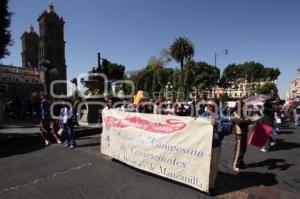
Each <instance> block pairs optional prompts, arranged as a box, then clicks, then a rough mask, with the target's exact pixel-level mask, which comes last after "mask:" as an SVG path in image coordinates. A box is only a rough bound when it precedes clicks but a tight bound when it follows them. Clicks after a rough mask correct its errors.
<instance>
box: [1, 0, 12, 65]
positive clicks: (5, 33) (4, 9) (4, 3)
mask: <svg viewBox="0 0 300 199" xmlns="http://www.w3.org/2000/svg"><path fill="white" fill-rule="evenodd" d="M11 15H12V13H11V12H9V11H8V0H1V1H0V59H1V58H4V57H5V56H7V55H9V52H8V49H7V46H10V45H12V40H11V33H10V30H9V29H8V28H9V26H10V21H11Z"/></svg>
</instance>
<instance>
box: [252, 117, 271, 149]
mask: <svg viewBox="0 0 300 199" xmlns="http://www.w3.org/2000/svg"><path fill="white" fill-rule="evenodd" d="M271 135H272V126H269V125H267V124H262V123H260V122H257V123H256V126H255V128H254V130H253V132H252V133H251V135H250V138H249V141H248V144H252V145H254V146H257V147H263V146H264V145H265V144H266V142H267V139H268V138H269V137H270V136H271Z"/></svg>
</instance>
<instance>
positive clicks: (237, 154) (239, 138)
mask: <svg viewBox="0 0 300 199" xmlns="http://www.w3.org/2000/svg"><path fill="white" fill-rule="evenodd" d="M240 104H241V105H240V107H243V104H242V102H240ZM237 105H238V104H237ZM237 111H238V107H237V106H236V107H235V110H234V113H233V132H234V133H235V148H234V155H233V170H235V171H239V170H240V169H241V168H245V166H246V165H245V163H244V160H243V159H244V155H245V153H246V150H247V137H248V127H249V125H251V124H255V122H256V121H257V120H255V119H245V117H244V114H243V111H240V114H238V113H237Z"/></svg>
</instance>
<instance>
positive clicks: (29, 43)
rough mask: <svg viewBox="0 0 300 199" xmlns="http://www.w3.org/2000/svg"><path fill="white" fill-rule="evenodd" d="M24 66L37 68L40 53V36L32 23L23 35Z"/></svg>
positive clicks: (22, 54)
mask: <svg viewBox="0 0 300 199" xmlns="http://www.w3.org/2000/svg"><path fill="white" fill-rule="evenodd" d="M21 40H22V53H21V56H22V67H27V68H37V67H38V53H39V50H38V49H39V48H38V47H39V36H38V34H37V33H36V32H35V31H34V30H33V26H32V25H31V26H30V27H29V29H28V30H27V31H26V32H24V33H23V35H22V37H21Z"/></svg>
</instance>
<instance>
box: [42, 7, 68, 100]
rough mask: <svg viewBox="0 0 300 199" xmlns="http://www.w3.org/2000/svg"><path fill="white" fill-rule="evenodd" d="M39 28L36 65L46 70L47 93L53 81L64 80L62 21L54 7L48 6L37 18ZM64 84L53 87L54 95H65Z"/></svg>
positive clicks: (65, 76)
mask: <svg viewBox="0 0 300 199" xmlns="http://www.w3.org/2000/svg"><path fill="white" fill-rule="evenodd" d="M38 22H39V28H40V38H39V53H38V54H39V56H38V64H39V65H40V66H43V67H44V68H45V69H46V72H45V81H46V88H47V92H48V93H49V91H50V84H51V82H52V81H54V80H66V79H67V73H66V68H67V66H66V63H65V41H64V23H65V22H64V20H63V18H62V17H59V16H58V15H57V14H56V13H55V11H54V6H53V5H52V4H49V7H48V10H45V11H44V12H43V13H42V14H41V15H40V16H39V18H38ZM66 91H67V88H66V84H59V85H56V86H55V87H54V92H55V94H56V95H59V94H66Z"/></svg>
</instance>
